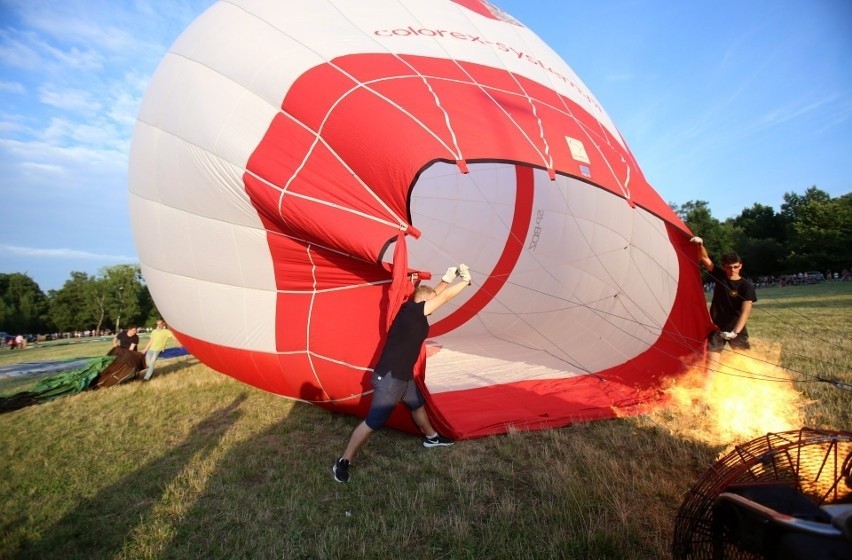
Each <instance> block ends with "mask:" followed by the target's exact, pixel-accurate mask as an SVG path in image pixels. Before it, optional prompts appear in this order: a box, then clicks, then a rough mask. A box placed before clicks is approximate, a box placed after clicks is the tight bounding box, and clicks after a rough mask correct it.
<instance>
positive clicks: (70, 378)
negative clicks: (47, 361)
mask: <svg viewBox="0 0 852 560" xmlns="http://www.w3.org/2000/svg"><path fill="white" fill-rule="evenodd" d="M113 360H115V356H98V357H96V358H89V360H88V362H87V363H86V365H84V366H82V367H79V368H77V369H74V370H71V371H66V372H63V373H58V374H56V375H52V376H50V377H47V378H45V379H42V380H41V381H39V382H38V383H36V385H35V387H33V389H32V390H31V391H23V392H20V393H15V394H13V395H0V412H8V411H10V410H17V409H19V408H23V407H25V406H29V405H31V404H36V403H43V402H47V401H51V400H53V399H56V398H58V397H63V396H65V395H73V394H76V393H80V392H82V391H85V390H86V389H88V388H89V386H90V385H91V384H92V382H93V381H94V380H95V379H97V377H98V376H99V375H100V373H101V372H102V371H103V370H104V369H106V368H107V367H108V366H109V365H110V364H111V363H112V362H113Z"/></svg>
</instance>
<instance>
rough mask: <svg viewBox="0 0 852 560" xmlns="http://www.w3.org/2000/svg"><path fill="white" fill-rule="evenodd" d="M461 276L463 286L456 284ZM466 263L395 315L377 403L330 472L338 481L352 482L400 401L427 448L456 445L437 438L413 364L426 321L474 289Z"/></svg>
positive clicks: (376, 380) (376, 387)
mask: <svg viewBox="0 0 852 560" xmlns="http://www.w3.org/2000/svg"><path fill="white" fill-rule="evenodd" d="M456 276H459V277H461V279H462V281H461V282H456V283H455V284H453V281H454V280H455V279H456ZM470 282H471V277H470V269H469V268H468V266H467V265H466V264H460V265H459V266H457V267H455V266H451V267H450V268H449V269H447V273H446V274H445V275H444V277H443V278H441V282H440V283H439V284H438V286H437V287H436V288H435V289H432V288H430V287H428V286H418V287H417V288H416V289H415V290H414V295H413V297H412V299H411V300H410V301H407V302H405V303H404V304H403V305H402V308H401V309H400V310H399V312H398V313H397V314H396V317H395V318H394V320H393V323H391V327H390V330H389V331H388V337H387V341H386V342H385V346H384V348H383V349H382V353H381V356H380V357H379V362H378V363H377V364H376V367H375V368H374V370H373V400H372V402H371V403H370V411H369V412H368V413H367V418H366V419H364V421H363V422H361V423H360V424H358V426H356V427H355V429H354V430H353V431H352V435H351V436H350V437H349V443H347V445H346V449H345V450H344V452H343V455H341V456H340V458H339V459H338V460H337V462H335V463H334V465H332V467H331V472H332V473H333V474H334V480H336V481H337V482H349V464H350V461H352V459H354V458H355V455H356V454H357V453H358V451H359V450H360V449H361V447H362V446H363V445H364V444H365V443H366V442H367V440H368V439H369V438H370V436H371V435H372V434H373V432H375V431H376V430H379V429H381V428H382V426H384V425H385V422H387V420H388V418H389V417H390V415H391V413H392V412H393V410H394V408H396V405H397V404H398V403H399V402H402V403H404V404H405V406H407V407H408V409H409V411H410V412H411V418H412V419H413V420H414V423H415V424H416V425H417V427H418V428H420V431H422V432H423V447H444V446H448V445H453V442H452V441H451V440H449V439H447V438H445V437H444V436H442V435H440V434H438V432H437V431H436V430H435V428H433V427H432V424H431V423H430V422H429V416H428V415H427V414H426V406H425V404H426V401H425V400H424V398H423V395H422V393H421V392H420V389H419V388H418V387H417V383H416V382H415V381H414V365H415V363H416V362H417V358H418V357H419V356H420V350H421V348H422V347H423V344H424V343H425V342H426V337H427V336H428V334H429V321H428V319H427V317H428V316H429V315H431V314H432V313H433V312H434V311H435V310H437V309H438V308H439V307H441V306H442V305H444V304H445V303H447V302H448V301H450V300H451V299H453V298H454V297H456V296H457V295H459V294H460V293H461V291H462V290H463V289H465V288H466V287H467V286H469V285H470ZM451 284H452V285H451Z"/></svg>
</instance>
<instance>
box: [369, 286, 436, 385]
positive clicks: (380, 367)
mask: <svg viewBox="0 0 852 560" xmlns="http://www.w3.org/2000/svg"><path fill="white" fill-rule="evenodd" d="M425 306H426V302H425V301H421V302H419V303H414V302H413V301H407V302H405V303H403V304H402V307H400V309H399V313H397V314H396V317H394V320H393V323H391V328H390V331H388V339H387V342H385V347H384V348H383V349H382V355H381V357H380V358H379V363H378V364H376V371H377V372H379V373H381V374H384V373H385V372H390V373H391V375H392V376H393V377H394V378H395V379H401V380H403V381H408V380H410V379H412V378H413V377H414V364H415V363H416V362H417V358H418V356H420V349H421V348H422V347H423V342H425V341H426V337H427V336H428V335H429V321H428V320H427V319H426V316H425V315H424V314H423V308H424V307H425Z"/></svg>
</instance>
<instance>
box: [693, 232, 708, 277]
mask: <svg viewBox="0 0 852 560" xmlns="http://www.w3.org/2000/svg"><path fill="white" fill-rule="evenodd" d="M690 241H691V242H692V243H695V244H696V245H698V262H700V263H701V264H703V265H704V268H706V269H707V272H712V271H713V261H712V260H710V255H708V254H707V248H706V247H704V240H703V239H701V238H700V237H693V238H692V239H690Z"/></svg>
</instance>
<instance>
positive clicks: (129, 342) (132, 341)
mask: <svg viewBox="0 0 852 560" xmlns="http://www.w3.org/2000/svg"><path fill="white" fill-rule="evenodd" d="M112 346H113V348H115V347H116V346H121V347H122V348H127V349H128V350H136V348H138V347H139V335H138V334H136V327H127V329H126V330H123V331H121V332H120V333H118V334H117V335H115V338H114V339H112Z"/></svg>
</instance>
